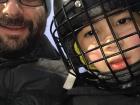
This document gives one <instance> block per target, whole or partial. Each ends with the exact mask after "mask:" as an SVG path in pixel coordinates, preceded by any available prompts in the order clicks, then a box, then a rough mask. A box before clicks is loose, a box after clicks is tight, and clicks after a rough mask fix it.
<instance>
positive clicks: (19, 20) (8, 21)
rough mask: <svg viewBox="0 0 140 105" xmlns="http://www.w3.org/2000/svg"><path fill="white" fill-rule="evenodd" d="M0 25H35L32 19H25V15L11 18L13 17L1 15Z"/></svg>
mask: <svg viewBox="0 0 140 105" xmlns="http://www.w3.org/2000/svg"><path fill="white" fill-rule="evenodd" d="M0 25H1V26H21V27H30V26H32V25H33V23H32V22H31V21H28V20H24V18H23V17H16V18H11V17H6V16H1V17H0Z"/></svg>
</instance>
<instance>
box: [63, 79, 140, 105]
mask: <svg viewBox="0 0 140 105" xmlns="http://www.w3.org/2000/svg"><path fill="white" fill-rule="evenodd" d="M78 81H79V80H78ZM80 82H81V83H80V85H79V84H77V83H76V85H75V86H74V87H73V88H72V89H70V90H68V91H67V97H65V100H64V103H63V105H140V87H137V88H135V87H134V88H130V89H126V90H121V89H120V90H118V89H117V90H110V89H103V88H102V89H99V88H96V87H95V86H93V84H88V83H87V82H86V83H85V82H84V81H82V80H81V81H80Z"/></svg>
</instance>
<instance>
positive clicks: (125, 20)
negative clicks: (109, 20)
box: [116, 17, 132, 25]
mask: <svg viewBox="0 0 140 105" xmlns="http://www.w3.org/2000/svg"><path fill="white" fill-rule="evenodd" d="M131 20H132V19H131V17H125V18H122V19H119V20H118V21H117V22H116V24H117V25H124V24H127V23H129V22H130V21H131Z"/></svg>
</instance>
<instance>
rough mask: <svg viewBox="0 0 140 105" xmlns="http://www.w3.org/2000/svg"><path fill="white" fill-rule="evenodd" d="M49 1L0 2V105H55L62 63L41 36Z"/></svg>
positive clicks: (63, 74) (45, 39)
mask: <svg viewBox="0 0 140 105" xmlns="http://www.w3.org/2000/svg"><path fill="white" fill-rule="evenodd" d="M49 12H50V0H46V1H45V0H30V1H29V0H3V1H0V105H53V104H54V105H56V104H57V105H58V104H59V102H60V101H61V100H60V98H61V96H63V89H62V85H63V81H64V78H65V73H64V72H65V71H63V70H64V66H63V63H62V62H61V61H59V60H58V59H59V56H58V53H57V52H56V50H55V49H54V47H53V46H52V45H51V44H50V42H49V41H48V39H47V38H46V36H45V35H43V33H44V30H45V24H46V20H47V17H48V15H49Z"/></svg>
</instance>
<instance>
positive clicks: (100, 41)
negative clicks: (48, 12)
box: [52, 0, 140, 105]
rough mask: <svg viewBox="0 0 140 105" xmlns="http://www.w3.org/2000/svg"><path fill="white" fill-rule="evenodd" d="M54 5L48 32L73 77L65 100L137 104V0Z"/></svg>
mask: <svg viewBox="0 0 140 105" xmlns="http://www.w3.org/2000/svg"><path fill="white" fill-rule="evenodd" d="M54 4H55V8H54V13H55V17H54V21H55V26H56V30H54V33H53V32H52V34H53V37H54V40H55V42H56V44H57V46H58V49H59V51H60V53H61V54H62V57H63V59H64V62H65V64H66V66H67V67H68V69H73V71H74V72H75V74H73V73H72V74H73V75H74V76H76V81H75V83H74V86H73V88H72V89H70V90H69V91H68V92H67V94H68V95H69V96H70V99H69V101H67V102H66V103H65V104H67V103H68V104H71V105H138V104H140V99H139V94H140V87H139V85H140V84H139V82H140V71H139V70H140V54H139V52H140V1H139V0H133V1H132V0H61V1H57V0H56V1H54ZM55 31H57V32H58V35H57V34H56V33H55ZM81 68H82V69H81ZM83 68H84V69H83ZM70 73H71V72H70ZM70 78H72V77H70ZM73 80H74V79H73ZM66 83H67V81H66ZM68 85H70V84H68Z"/></svg>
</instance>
